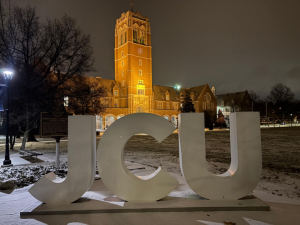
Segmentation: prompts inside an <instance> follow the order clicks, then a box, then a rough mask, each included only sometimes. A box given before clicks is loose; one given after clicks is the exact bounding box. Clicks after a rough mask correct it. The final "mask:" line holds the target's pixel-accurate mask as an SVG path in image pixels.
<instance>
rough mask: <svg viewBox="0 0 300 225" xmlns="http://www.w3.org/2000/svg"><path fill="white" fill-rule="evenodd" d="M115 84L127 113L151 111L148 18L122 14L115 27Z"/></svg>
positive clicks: (134, 14) (150, 55)
mask: <svg viewBox="0 0 300 225" xmlns="http://www.w3.org/2000/svg"><path fill="white" fill-rule="evenodd" d="M115 81H116V82H117V85H118V86H119V88H120V90H121V91H120V92H121V93H122V94H123V95H124V96H123V98H124V99H126V103H125V106H126V107H127V108H128V114H131V113H139V112H147V113H152V111H153V90H152V47H151V30H150V22H149V18H148V17H144V16H142V15H141V13H140V12H136V13H134V12H131V11H128V12H127V13H123V14H122V15H121V17H120V18H119V19H118V20H117V21H116V27H115Z"/></svg>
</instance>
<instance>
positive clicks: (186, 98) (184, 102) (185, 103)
mask: <svg viewBox="0 0 300 225" xmlns="http://www.w3.org/2000/svg"><path fill="white" fill-rule="evenodd" d="M180 97H181V107H180V109H179V111H180V112H182V113H184V112H195V108H194V104H193V102H192V99H191V96H190V93H189V92H187V91H186V90H184V91H183V92H182V94H181V96H180Z"/></svg>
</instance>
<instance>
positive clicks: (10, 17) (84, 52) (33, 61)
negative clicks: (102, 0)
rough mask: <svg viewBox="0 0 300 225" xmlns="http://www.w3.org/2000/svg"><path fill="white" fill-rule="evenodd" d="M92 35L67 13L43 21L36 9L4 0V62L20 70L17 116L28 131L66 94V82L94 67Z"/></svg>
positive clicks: (0, 29)
mask: <svg viewBox="0 0 300 225" xmlns="http://www.w3.org/2000/svg"><path fill="white" fill-rule="evenodd" d="M93 63H94V58H93V51H92V47H91V42H90V36H89V35H85V34H84V33H83V32H82V30H81V29H80V28H79V27H78V26H77V25H76V21H75V20H74V19H72V18H70V17H68V16H66V15H64V16H62V17H61V18H59V19H54V20H50V19H48V20H47V21H46V22H44V23H42V22H40V20H39V17H38V16H37V15H36V9H35V8H33V7H31V6H27V7H25V8H21V7H18V6H17V5H12V4H10V2H6V4H4V3H3V1H0V67H9V68H12V69H13V70H14V77H13V79H12V81H11V117H12V121H14V122H15V123H16V124H18V126H19V128H20V132H21V133H23V134H24V138H23V141H22V146H21V149H24V148H25V144H26V139H27V138H26V137H27V136H28V133H29V131H30V130H32V129H34V128H35V127H36V126H37V123H38V121H39V115H40V113H41V112H47V111H49V110H51V109H52V108H53V107H54V106H55V105H56V104H57V103H58V102H59V101H61V98H62V96H61V95H62V94H63V93H62V92H63V90H64V89H63V88H61V87H62V85H63V84H64V83H66V82H67V81H68V80H69V79H71V78H72V77H74V76H75V74H76V75H77V76H81V75H84V74H86V73H87V72H90V71H92V70H93V68H92V65H93Z"/></svg>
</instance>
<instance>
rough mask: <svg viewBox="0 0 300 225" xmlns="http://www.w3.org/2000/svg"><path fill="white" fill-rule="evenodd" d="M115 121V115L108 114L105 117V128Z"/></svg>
mask: <svg viewBox="0 0 300 225" xmlns="http://www.w3.org/2000/svg"><path fill="white" fill-rule="evenodd" d="M113 122H115V118H114V117H113V116H107V117H106V118H105V128H106V129H107V128H108V127H109V126H110V125H111V124H112V123H113Z"/></svg>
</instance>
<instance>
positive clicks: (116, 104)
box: [115, 99, 118, 108]
mask: <svg viewBox="0 0 300 225" xmlns="http://www.w3.org/2000/svg"><path fill="white" fill-rule="evenodd" d="M115 108H118V99H115Z"/></svg>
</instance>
